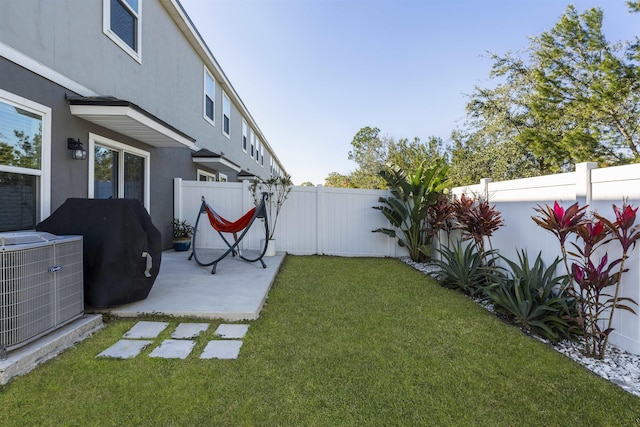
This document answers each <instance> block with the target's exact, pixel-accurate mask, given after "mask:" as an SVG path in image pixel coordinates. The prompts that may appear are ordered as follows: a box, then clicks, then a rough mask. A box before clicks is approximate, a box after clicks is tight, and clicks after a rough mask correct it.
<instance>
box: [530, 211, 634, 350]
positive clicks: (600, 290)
mask: <svg viewBox="0 0 640 427" xmlns="http://www.w3.org/2000/svg"><path fill="white" fill-rule="evenodd" d="M586 208H587V206H583V207H579V205H578V203H574V204H573V205H571V206H570V207H569V208H568V209H567V210H564V209H563V208H562V207H561V206H560V205H559V204H558V202H555V203H554V206H553V208H550V207H549V206H545V207H542V206H540V205H538V207H537V208H536V209H535V210H536V211H537V212H538V213H539V214H540V216H538V217H532V219H533V220H534V221H535V222H536V224H538V225H540V226H541V227H543V228H544V229H546V230H548V231H550V232H552V233H553V234H554V235H555V236H556V237H557V238H558V240H559V241H560V247H561V249H562V256H563V259H564V263H565V267H566V269H567V274H568V275H569V277H570V278H571V281H570V285H569V286H568V287H567V289H566V291H567V292H568V293H569V295H571V296H573V297H574V298H575V301H576V305H577V308H578V318H577V319H576V320H577V322H578V324H579V325H580V328H581V329H582V333H583V334H584V337H585V354H586V355H587V356H589V357H595V358H598V359H603V358H604V355H605V350H606V346H607V342H608V339H609V334H610V333H611V332H612V331H613V328H612V326H611V325H612V322H613V313H614V310H615V309H616V308H619V309H623V310H628V311H631V312H632V313H635V312H634V311H633V309H631V307H629V306H628V305H626V304H624V303H633V304H635V301H633V300H632V299H630V298H623V297H620V296H619V290H620V283H621V280H622V274H623V273H624V272H625V271H627V270H626V269H625V268H624V262H625V260H626V259H627V258H628V255H627V253H628V251H629V250H630V249H632V248H633V247H635V244H636V242H637V240H638V239H639V238H640V230H639V229H638V226H635V225H634V223H635V220H636V212H637V210H638V208H635V209H633V208H632V207H631V206H630V205H627V204H626V202H624V203H623V206H622V209H619V208H618V207H617V206H616V205H613V211H614V213H615V215H616V221H615V222H612V221H609V220H608V219H606V218H604V217H602V216H600V215H598V214H594V215H593V218H592V219H585V210H586ZM571 234H575V235H576V237H577V239H578V240H579V241H581V242H582V245H581V246H578V244H576V243H572V245H573V246H574V248H575V249H576V251H577V252H569V251H567V250H566V243H567V238H568V236H569V235H571ZM613 240H617V241H618V242H619V243H620V246H621V247H622V257H621V258H618V259H614V260H612V261H611V262H609V255H608V254H607V253H606V252H605V253H604V255H603V256H602V257H601V258H600V259H599V260H597V259H598V258H597V253H596V252H598V249H599V248H603V247H604V246H605V245H607V244H608V243H609V242H611V241H613ZM600 252H601V251H600ZM569 255H570V256H572V257H573V258H574V262H572V264H571V268H569V264H568V256H569ZM596 260H597V261H596ZM612 286H615V292H614V295H609V294H606V293H605V292H604V290H605V288H609V287H612ZM606 312H608V313H609V317H608V319H606V316H605V314H606Z"/></svg>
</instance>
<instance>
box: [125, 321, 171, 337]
mask: <svg viewBox="0 0 640 427" xmlns="http://www.w3.org/2000/svg"><path fill="white" fill-rule="evenodd" d="M167 326H169V324H168V323H167V322H145V321H141V322H138V323H136V324H135V325H133V327H132V328H131V329H129V331H127V332H126V333H125V334H124V338H129V339H138V338H156V337H157V336H158V335H160V333H161V332H162V331H164V330H165V329H166V328H167Z"/></svg>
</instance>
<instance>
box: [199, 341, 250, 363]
mask: <svg viewBox="0 0 640 427" xmlns="http://www.w3.org/2000/svg"><path fill="white" fill-rule="evenodd" d="M240 347H242V341H238V340H225V341H222V340H214V341H209V344H207V346H206V347H205V348H204V351H203V352H202V355H201V356H200V359H237V358H238V354H239V353H240Z"/></svg>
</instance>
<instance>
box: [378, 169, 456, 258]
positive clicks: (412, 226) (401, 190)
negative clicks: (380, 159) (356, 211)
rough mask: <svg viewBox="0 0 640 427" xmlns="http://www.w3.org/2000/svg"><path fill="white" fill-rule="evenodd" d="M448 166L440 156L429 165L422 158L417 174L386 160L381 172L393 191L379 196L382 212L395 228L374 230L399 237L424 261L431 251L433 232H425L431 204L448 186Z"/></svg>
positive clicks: (411, 255)
mask: <svg viewBox="0 0 640 427" xmlns="http://www.w3.org/2000/svg"><path fill="white" fill-rule="evenodd" d="M448 170H449V166H448V165H447V164H446V163H445V161H444V160H443V159H437V160H435V161H433V162H432V163H431V164H429V165H428V166H427V165H425V163H424V162H423V163H422V165H420V167H419V168H418V169H417V170H416V172H415V173H414V174H407V173H406V172H405V171H403V170H402V169H401V168H400V167H399V166H398V165H395V164H391V163H390V164H387V168H386V169H385V170H383V171H381V172H380V176H381V177H382V178H383V179H384V180H385V181H386V182H387V185H388V186H389V190H390V193H391V195H390V196H389V197H380V198H379V199H378V202H379V203H381V204H382V205H381V206H374V207H373V208H374V209H377V210H379V211H381V212H382V214H383V215H384V216H385V218H387V220H389V223H390V224H391V226H392V227H394V228H378V229H377V230H373V232H374V233H384V234H386V235H387V236H389V237H392V238H395V239H398V245H400V247H406V248H407V250H408V251H409V256H410V257H411V259H412V260H413V261H416V262H421V261H424V260H426V259H427V258H428V257H429V254H430V252H431V245H430V244H429V243H430V240H431V236H429V235H428V234H427V233H426V230H425V227H426V219H427V216H428V213H429V206H431V205H433V204H435V203H437V201H438V196H439V195H440V194H442V192H443V191H444V189H445V185H446V181H447V172H448Z"/></svg>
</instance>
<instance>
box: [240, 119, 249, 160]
mask: <svg viewBox="0 0 640 427" xmlns="http://www.w3.org/2000/svg"><path fill="white" fill-rule="evenodd" d="M247 129H249V126H248V125H247V121H246V120H245V119H244V118H242V139H241V140H240V146H241V148H242V151H244V152H245V153H246V152H247V147H248V146H249V135H248V133H247Z"/></svg>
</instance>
